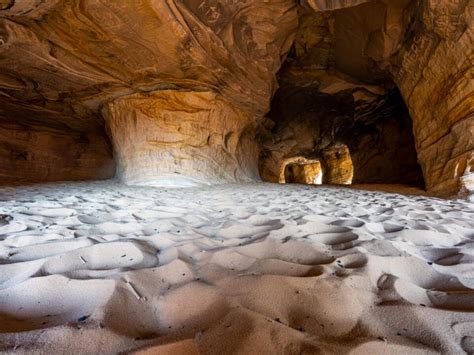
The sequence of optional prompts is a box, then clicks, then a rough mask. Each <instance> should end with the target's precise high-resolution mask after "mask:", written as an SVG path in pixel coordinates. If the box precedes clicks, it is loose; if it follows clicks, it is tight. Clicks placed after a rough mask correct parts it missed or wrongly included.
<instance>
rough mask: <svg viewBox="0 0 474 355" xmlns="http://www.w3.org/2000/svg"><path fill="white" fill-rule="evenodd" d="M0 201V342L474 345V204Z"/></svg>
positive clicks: (212, 191) (151, 348)
mask: <svg viewBox="0 0 474 355" xmlns="http://www.w3.org/2000/svg"><path fill="white" fill-rule="evenodd" d="M0 214H1V215H0V332H1V333H0V344H1V345H0V350H1V351H6V352H15V353H31V352H44V353H94V352H101V353H115V352H119V351H132V350H133V351H137V352H139V353H141V352H143V353H164V354H166V353H169V354H171V353H173V354H177V353H189V354H193V353H199V352H201V353H215V354H218V353H268V354H270V353H290V354H293V353H295V354H299V353H303V352H307V353H308V352H309V353H314V352H318V351H321V352H326V353H345V352H348V351H350V352H351V353H356V354H357V353H360V354H366V353H381V352H388V353H400V354H404V353H407V352H410V353H420V354H421V353H423V354H425V353H436V352H442V353H453V354H454V353H462V352H466V353H472V352H474V333H473V329H474V208H473V205H472V204H469V203H468V202H464V201H445V200H440V199H433V198H428V197H423V196H416V197H407V196H402V195H398V194H391V193H390V194H389V193H381V192H375V191H365V190H352V189H336V188H328V187H324V188H314V187H309V186H298V185H293V186H289V185H270V184H260V185H225V186H218V187H213V188H208V187H206V188H189V189H168V190H167V189H163V188H162V189H157V188H152V187H124V186H120V185H116V184H114V183H110V182H103V183H75V184H50V185H38V186H29V187H21V188H16V189H13V188H4V189H1V190H0Z"/></svg>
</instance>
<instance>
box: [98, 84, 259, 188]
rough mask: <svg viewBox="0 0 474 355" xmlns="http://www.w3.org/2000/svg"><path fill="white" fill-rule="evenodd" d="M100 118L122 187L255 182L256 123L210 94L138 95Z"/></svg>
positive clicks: (111, 106) (119, 102)
mask: <svg viewBox="0 0 474 355" xmlns="http://www.w3.org/2000/svg"><path fill="white" fill-rule="evenodd" d="M103 113H104V117H105V120H106V122H107V127H108V130H109V132H110V135H111V137H112V140H113V142H114V148H115V152H116V161H117V166H118V177H119V178H120V179H121V180H122V181H124V182H127V183H131V184H151V185H161V186H166V185H193V184H196V183H204V184H212V183H220V182H226V181H227V182H228V181H236V182H248V181H253V180H257V179H258V169H257V157H258V147H257V145H256V142H255V138H254V137H255V120H253V119H252V118H251V117H250V116H249V115H248V114H247V113H245V112H244V111H241V110H238V109H236V108H235V107H234V106H232V105H231V104H229V103H228V102H226V101H225V100H223V99H222V97H219V96H218V95H216V94H215V93H213V92H209V91H206V92H185V91H175V90H165V91H159V92H155V93H153V94H149V95H139V94H137V95H134V96H127V97H125V98H119V99H116V100H114V101H112V102H110V103H109V104H108V105H106V106H105V107H104V109H103Z"/></svg>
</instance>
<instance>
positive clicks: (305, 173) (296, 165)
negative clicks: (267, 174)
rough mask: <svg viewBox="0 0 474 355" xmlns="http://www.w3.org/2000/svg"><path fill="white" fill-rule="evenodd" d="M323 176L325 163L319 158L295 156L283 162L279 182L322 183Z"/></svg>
mask: <svg viewBox="0 0 474 355" xmlns="http://www.w3.org/2000/svg"><path fill="white" fill-rule="evenodd" d="M323 176H324V173H323V164H322V163H321V161H320V160H319V159H310V158H305V157H293V158H289V159H286V160H285V161H283V162H282V165H281V167H280V177H279V182H280V183H296V184H308V185H321V184H322V183H323Z"/></svg>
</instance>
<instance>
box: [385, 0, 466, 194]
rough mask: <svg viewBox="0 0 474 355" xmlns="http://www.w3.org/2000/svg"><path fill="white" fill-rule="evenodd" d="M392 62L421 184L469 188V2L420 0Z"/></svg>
mask: <svg viewBox="0 0 474 355" xmlns="http://www.w3.org/2000/svg"><path fill="white" fill-rule="evenodd" d="M417 14H419V15H418V16H413V19H412V24H411V26H410V27H409V30H408V34H407V40H406V42H405V43H404V45H403V46H402V48H401V50H400V52H399V53H398V55H397V57H396V60H395V61H394V63H395V65H394V66H393V68H392V72H393V74H394V79H395V81H396V83H397V85H398V86H399V88H400V91H401V93H402V95H403V97H404V98H405V101H406V103H407V106H408V108H409V110H410V113H411V115H412V117H413V125H414V134H415V139H416V148H417V152H418V158H419V161H420V164H421V166H422V168H423V172H424V176H425V181H426V187H427V189H428V190H429V191H431V192H434V193H440V194H442V195H448V196H449V195H455V194H460V195H461V196H463V195H464V196H465V195H467V194H469V193H472V191H473V190H474V80H473V75H474V67H473V61H472V58H473V57H472V56H473V51H474V46H473V38H474V21H473V16H474V2H473V1H470V0H461V1H451V0H449V1H442V2H440V1H433V0H430V1H422V2H419V3H418V8H417Z"/></svg>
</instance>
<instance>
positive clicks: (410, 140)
mask: <svg viewBox="0 0 474 355" xmlns="http://www.w3.org/2000/svg"><path fill="white" fill-rule="evenodd" d="M285 68H287V67H285V66H284V67H283V69H282V72H281V73H280V78H281V77H282V76H284V75H289V74H287V73H286V72H285V70H288V69H285ZM280 80H281V79H280ZM357 95H358V92H357V89H356V91H354V90H353V89H351V90H348V91H344V92H339V93H337V94H331V95H329V94H325V93H321V92H320V90H319V89H318V88H313V87H311V86H309V87H307V86H305V87H303V88H301V87H297V86H295V84H292V82H291V80H289V79H288V78H287V79H286V81H284V84H283V85H281V87H280V89H279V90H278V91H277V93H276V94H275V96H274V98H273V101H272V106H271V111H270V112H269V114H268V117H267V122H266V124H267V125H268V126H269V127H271V128H270V129H269V132H267V135H266V136H265V139H264V142H263V149H262V152H261V154H260V161H259V169H260V175H261V177H262V179H263V180H264V181H269V182H280V183H285V182H286V183H288V182H294V183H301V184H319V183H323V184H403V185H408V186H414V187H421V188H423V186H424V180H423V174H422V171H421V167H420V165H419V163H418V160H417V152H416V148H415V140H414V136H413V133H412V129H413V128H412V120H411V117H410V115H409V113H408V109H407V108H406V105H405V102H404V100H403V98H402V97H401V95H400V93H399V91H398V89H397V88H396V87H392V88H391V89H389V90H388V91H387V92H386V93H384V94H383V95H374V96H370V98H369V99H367V101H364V100H362V101H361V100H356V97H358V96H357ZM313 161H315V162H316V163H312V162H313ZM316 167H317V168H316ZM315 170H318V173H317V175H318V176H319V175H320V180H318V179H319V177H318V179H316V180H315V179H313V175H314V174H315V173H314V171H315ZM316 181H318V182H316ZM319 181H321V182H319Z"/></svg>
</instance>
